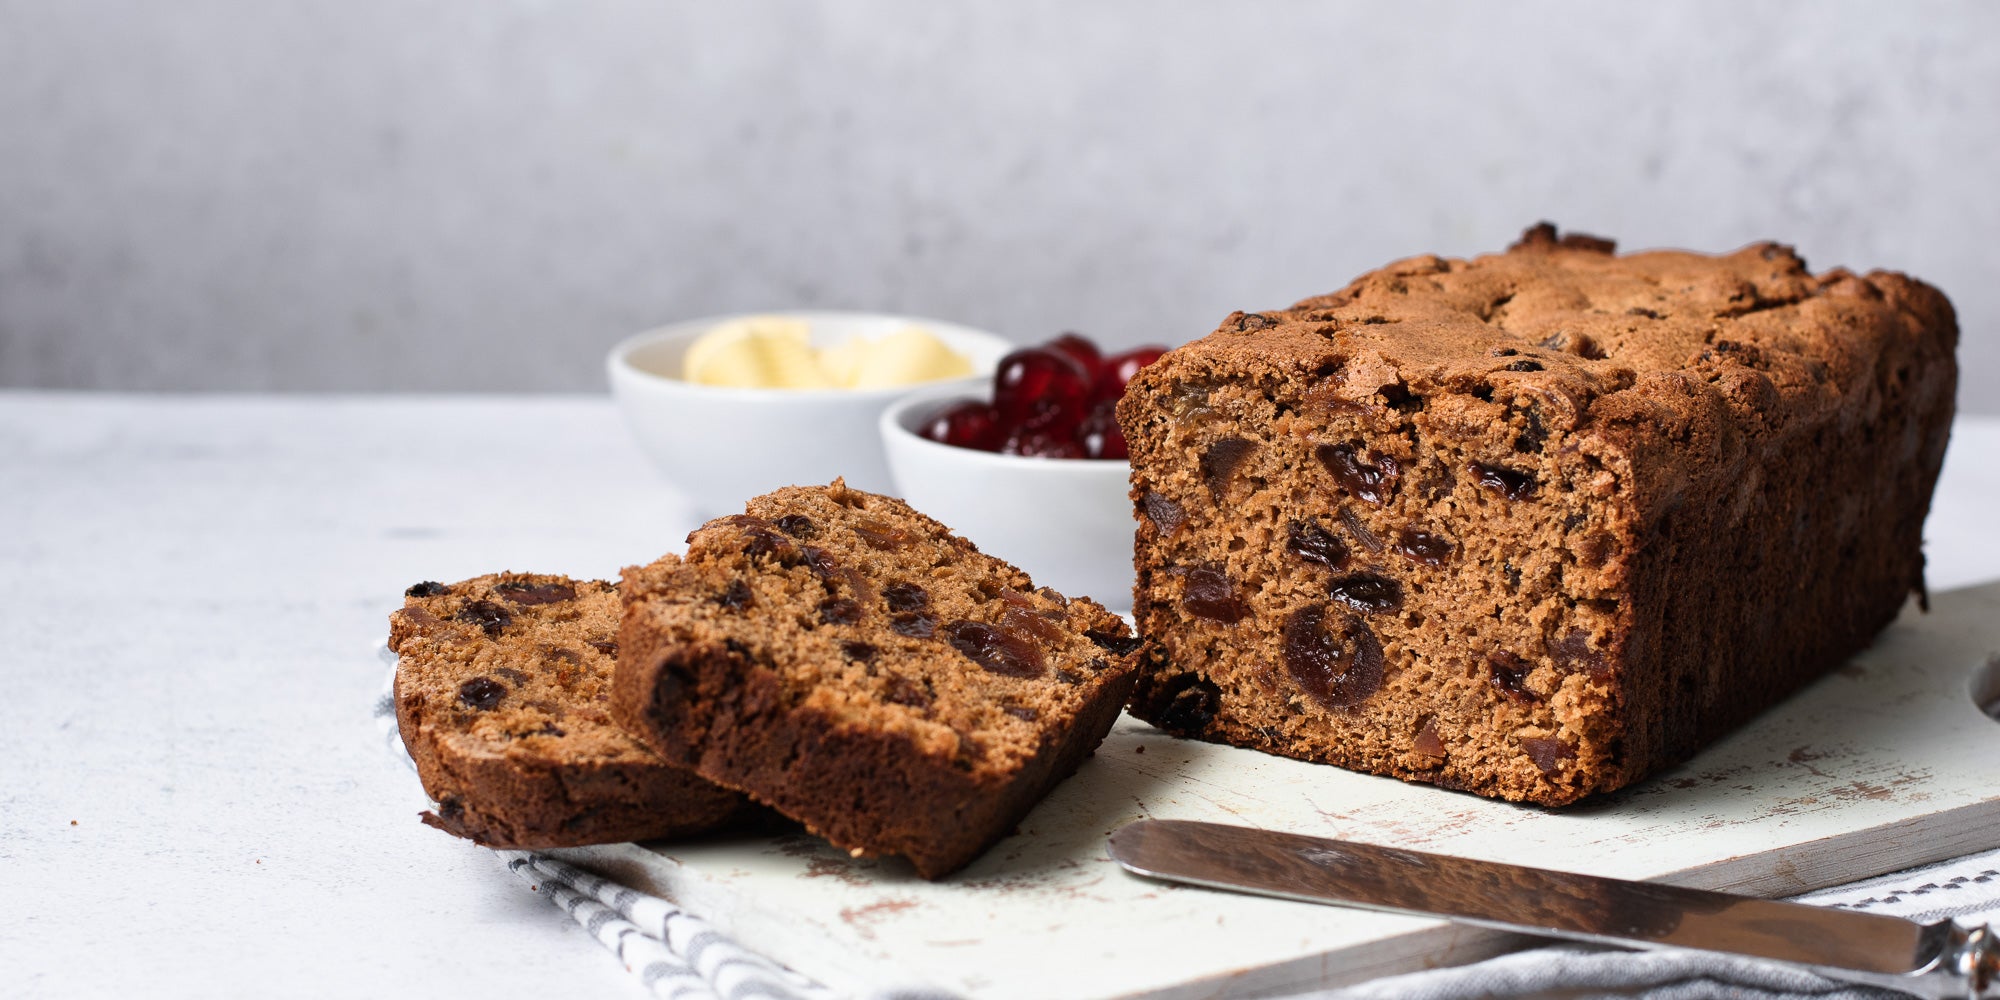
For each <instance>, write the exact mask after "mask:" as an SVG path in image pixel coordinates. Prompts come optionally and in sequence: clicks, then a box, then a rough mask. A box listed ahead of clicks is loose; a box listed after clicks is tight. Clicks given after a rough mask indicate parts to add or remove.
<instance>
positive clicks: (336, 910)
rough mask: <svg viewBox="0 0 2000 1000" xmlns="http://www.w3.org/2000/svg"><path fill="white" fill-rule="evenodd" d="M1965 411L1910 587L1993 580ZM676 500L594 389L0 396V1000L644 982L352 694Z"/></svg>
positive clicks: (590, 572) (642, 542)
mask: <svg viewBox="0 0 2000 1000" xmlns="http://www.w3.org/2000/svg"><path fill="white" fill-rule="evenodd" d="M1996 498H2000V418H1993V417H1977V418H1975V417H1967V418H1962V419H1961V420H1960V421H1959V423H1958V425H1957V427H1956V428H1955V429H1954V435H1953V440H1952V446H1951V451H1950V453H1949V455H1948V456H1947V458H1946V463H1945V473H1944V478H1943V481H1942V482H1941V483H1940V484H1939V487H1938V496H1937V501H1936V504H1935V506H1934V509H1933V511H1932V514H1931V519H1930V522H1929V524H1928V525H1927V527H1926V537H1927V538H1928V539H1929V544H1928V546H1927V553H1928V555H1929V559H1930V572H1929V577H1930V582H1931V586H1932V588H1933V589H1937V590H1942V589H1948V588H1952V587H1957V586H1962V585H1966V584H1971V583H1978V582H1984V581H1987V580H1991V579H1994V578H1996V577H2000V529H1996V528H1995V527H1994V526H1993V522H1994V520H1995V514H1996V513H2000V499H1996ZM693 526H694V521H693V518H692V514H691V513H690V511H689V508H688V507H687V505H686V504H685V503H684V502H683V501H682V500H681V499H680V498H679V497H678V496H677V495H676V494H675V493H674V492H673V490H672V488H671V487H670V486H668V485H667V483H666V482H665V480H664V479H663V478H662V477H661V476H660V475H659V474H658V473H657V472H655V471H654V470H653V469H652V468H651V467H650V466H649V465H647V464H646V462H645V460H644V458H643V457H642V456H641V455H640V454H639V453H638V451H637V450H636V448H635V447H634V445H633V444H632V442H631V441H630V439H629V438H628V437H627V435H626V432H625V430H624V428H623V427H622V426H621V425H620V424H619V423H618V420H617V416H616V414H615V413H614V412H613V411H612V409H611V406H610V403H609V401H608V400H605V399H603V398H599V397H553V398H552V397H450V398H412V397H359V398H354V397H213V396H183V397H161V396H127V395H79V394H53V393H39V392H0V569H4V572H0V635H4V636H5V637H6V639H7V640H8V642H7V644H6V647H7V649H8V652H7V653H6V654H4V656H3V657H0V681H4V692H0V871H4V872H5V879H4V883H0V884H4V885H5V886H6V887H7V890H9V891H5V892H4V893H0V983H4V984H5V985H4V986H0V993H6V994H8V995H26V996H43V995H50V996H97V995H105V994H115V993H127V994H130V995H134V996H149V997H155V996H156V997H178V996H202V997H207V996H214V995H218V994H232V993H242V992H245V991H272V992H277V993H283V994H285V995H296V996H309V995H331V996H357V995H364V994H367V993H373V992H378V991H379V992H384V993H388V994H391V995H404V994H440V995H451V996H460V995H480V996H485V997H494V998H500V997H516V996H518V997H536V998H543V997H548V996H558V995H560V996H606V997H628V996H629V997H637V996H640V995H642V994H641V992H640V990H639V988H638V987H637V985H636V984H635V983H634V982H633V981H632V980H631V979H630V978H629V977H627V976H626V974H625V972H624V970H623V969H621V968H620V967H619V966H618V964H617V962H616V961H614V960H613V959H612V958H611V957H610V955H609V954H608V953H607V952H605V951H604V950H603V949H602V948H601V947H600V946H599V945H598V944H597V943H596V942H595V941H593V940H591V939H590V938H589V937H588V936H586V935H585V934H584V933H583V932H582V931H581V930H580V929H579V928H578V927H577V926H576V925H575V924H574V923H573V922H572V921H571V920H570V919H569V917H568V916H566V915H565V914H563V913H561V912H560V911H558V910H557V909H555V908H554V907H551V906H548V905H547V904H545V903H544V902H542V900H540V899H538V898H536V896H535V895H534V894H533V893H530V892H528V891H527V889H526V886H525V884H524V883H522V882H521V881H519V880H518V879H516V878H515V877H514V876H512V875H510V874H508V873H507V872H506V871H505V870H504V869H503V868H502V867H501V866H500V864H499V863H498V862H497V861H496V860H495V858H494V856H493V855H492V854H490V853H489V852H486V851H484V850H482V849H480V848H477V847H474V846H472V845H471V844H469V843H467V842H465V841H461V840H458V839H456V838H453V837H449V836H445V835H443V834H441V833H438V832H436V831H433V830H430V829H428V828H426V827H423V826H420V825H419V824H418V822H417V819H416V814H417V811H418V810H419V809H420V808H421V806H422V801H421V794H420V793H419V792H418V791H417V789H416V787H415V783H414V779H413V778H412V777H411V776H410V775H409V773H408V772H407V771H406V770H404V769H403V768H402V767H401V766H400V765H398V764H395V763H393V762H392V761H391V760H390V759H389V758H388V757H387V755H386V754H385V753H384V752H383V750H382V747H381V744H380V743H379V741H378V740H377V738H376V734H375V731H374V728H373V724H372V723H371V721H370V720H369V718H368V706H369V704H370V702H371V700H372V699H373V697H374V695H375V693H376V691H377V689H378V687H379V685H380V682H381V667H380V665H379V663H378V661H377V660H376V659H375V658H374V656H373V655H372V651H371V646H372V644H374V643H375V642H376V641H378V640H379V639H380V638H381V637H382V636H383V635H384V634H385V632H386V628H387V624H386V623H387V616H388V614H389V612H390V611H391V610H393V609H394V608H396V607H398V606H400V604H401V600H402V599H401V594H402V590H403V588H404V587H405V586H408V585H409V584H411V583H413V582H416V581H418V580H423V579H438V580H455V579H461V578H464V577H468V576H473V575H476V574H479V573H484V572H490V571H494V570H498V569H516V570H537V571H543V572H559V573H567V574H571V575H574V576H609V575H612V574H615V573H616V572H617V571H618V569H619V568H620V567H621V566H624V565H627V564H630V563H634V562H643V561H645V560H648V559H651V558H652V557H654V556H656V555H658V554H660V553H662V552H665V551H668V550H671V549H678V548H679V547H680V545H681V542H682V539H683V537H684V536H685V535H686V533H687V532H688V530H689V529H690V528H692V527H693Z"/></svg>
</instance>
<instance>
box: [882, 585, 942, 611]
mask: <svg viewBox="0 0 2000 1000" xmlns="http://www.w3.org/2000/svg"><path fill="white" fill-rule="evenodd" d="M882 601H883V603H885V604H887V605H889V610H891V611H925V610H928V609H929V608H930V606H931V592H930V591H928V590H925V589H924V588H922V587H919V586H917V585H916V584H914V583H909V582H907V581H903V580H898V581H896V582H895V583H892V584H890V585H888V586H886V587H883V588H882Z"/></svg>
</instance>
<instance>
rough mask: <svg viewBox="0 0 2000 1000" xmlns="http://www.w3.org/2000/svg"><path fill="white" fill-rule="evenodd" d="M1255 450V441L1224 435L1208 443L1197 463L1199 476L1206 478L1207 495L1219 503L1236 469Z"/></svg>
mask: <svg viewBox="0 0 2000 1000" xmlns="http://www.w3.org/2000/svg"><path fill="white" fill-rule="evenodd" d="M1256 450H1257V442H1255V441H1251V440H1247V439H1245V438H1240V437H1226V438H1223V439H1222V440H1220V441H1217V442H1215V443H1214V444H1211V445H1209V446H1208V450H1207V451H1204V452H1202V454H1201V460H1200V462H1199V463H1198V464H1199V465H1200V467H1201V476H1202V478H1203V479H1204V480H1207V482H1208V492H1209V495H1210V496H1213V497H1214V498H1215V500H1216V502H1217V503H1221V502H1222V497H1223V495H1224V494H1225V493H1227V492H1228V490H1229V480H1230V479H1231V477H1233V476H1235V475H1236V470H1237V469H1238V468H1240V467H1241V466H1242V465H1243V462H1244V460H1245V459H1247V458H1249V457H1250V455H1251V453H1252V452H1255V451H1256Z"/></svg>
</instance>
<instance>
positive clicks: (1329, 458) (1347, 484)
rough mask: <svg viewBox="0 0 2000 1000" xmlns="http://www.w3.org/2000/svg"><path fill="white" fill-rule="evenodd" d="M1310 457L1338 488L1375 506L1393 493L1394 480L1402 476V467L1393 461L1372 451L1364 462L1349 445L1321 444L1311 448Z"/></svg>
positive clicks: (1351, 445) (1353, 446) (1358, 450)
mask: <svg viewBox="0 0 2000 1000" xmlns="http://www.w3.org/2000/svg"><path fill="white" fill-rule="evenodd" d="M1313 457H1314V458H1317V459H1319V464H1321V465H1323V466H1325V467H1326V471H1327V472H1328V473H1330V474H1331V475H1332V476H1333V481H1334V482H1335V483H1338V484H1339V485H1340V488H1341V489H1344V490H1346V491H1347V492H1348V493H1350V494H1353V495H1354V497H1355V498H1356V499H1359V500H1362V501H1365V502H1367V503H1370V504H1373V505H1375V506H1377V507H1380V506H1382V504H1383V503H1384V502H1386V501H1387V500H1388V499H1389V497H1390V496H1391V495H1392V494H1394V493H1395V492H1396V480H1397V478H1398V477H1400V476H1401V475H1402V466H1400V465H1398V464H1397V463H1396V460H1395V459H1394V458H1392V457H1390V456H1388V455H1384V454H1382V453H1381V452H1372V453H1370V456H1369V457H1368V459H1367V460H1365V461H1364V460H1363V459H1362V457H1361V454H1360V449H1359V447H1358V446H1356V445H1353V444H1323V445H1320V446H1319V447H1317V448H1314V449H1313Z"/></svg>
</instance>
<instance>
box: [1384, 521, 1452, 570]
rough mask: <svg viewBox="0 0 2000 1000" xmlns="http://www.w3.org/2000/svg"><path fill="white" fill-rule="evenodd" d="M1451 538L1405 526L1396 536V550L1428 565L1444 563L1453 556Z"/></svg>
mask: <svg viewBox="0 0 2000 1000" xmlns="http://www.w3.org/2000/svg"><path fill="white" fill-rule="evenodd" d="M1453 547H1454V546H1453V545H1452V543H1451V539H1449V538H1446V537H1444V536H1443V535H1434V534H1431V533H1430V532H1428V531H1417V530H1415V529H1413V528H1405V529H1404V530H1403V533H1402V534H1401V535H1399V536H1397V538H1396V551H1398V552H1401V553H1402V554H1403V555H1405V556H1407V557H1408V558H1410V559H1413V560H1415V561H1417V562H1420V563H1423V564H1425V565H1427V566H1439V565H1443V564H1444V561H1445V560H1447V559H1450V558H1451V552H1452V549H1453Z"/></svg>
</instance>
